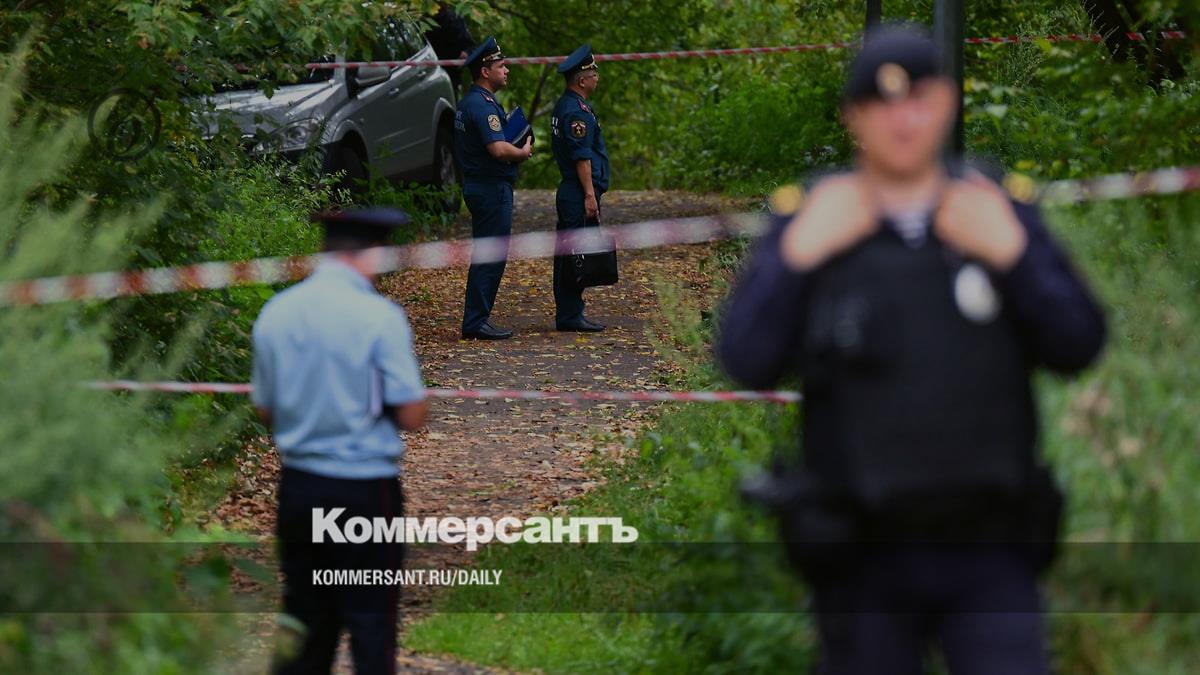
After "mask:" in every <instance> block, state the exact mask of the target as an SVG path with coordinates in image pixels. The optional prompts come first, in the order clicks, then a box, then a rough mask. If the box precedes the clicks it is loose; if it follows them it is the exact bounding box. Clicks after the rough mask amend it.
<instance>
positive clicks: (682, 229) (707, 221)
mask: <svg viewBox="0 0 1200 675" xmlns="http://www.w3.org/2000/svg"><path fill="white" fill-rule="evenodd" d="M1005 184H1006V186H1007V187H1008V188H1009V190H1010V191H1012V192H1013V194H1015V195H1018V196H1019V197H1022V198H1029V199H1034V198H1040V199H1041V201H1042V202H1043V203H1047V204H1068V203H1076V202H1082V201H1093V200H1102V199H1121V198H1125V197H1135V196H1141V195H1168V194H1176V193H1179V192H1187V191H1193V190H1200V167H1186V168H1176V169H1159V170H1157V171H1148V172H1144V173H1135V174H1114V175H1110V176H1101V177H1098V178H1090V179H1082V180H1068V181H1057V182H1054V183H1048V184H1046V185H1045V186H1042V187H1041V188H1039V187H1038V186H1037V184H1036V183H1034V181H1033V180H1032V179H1030V178H1028V177H1024V176H1019V175H1017V174H1014V175H1011V176H1009V178H1008V179H1006V181H1005ZM765 227H766V219H765V217H764V216H763V215H762V214H757V213H740V214H732V215H723V216H701V217H697V218H675V219H668V220H651V221H646V222H641V223H634V224H631V225H618V226H615V227H604V228H584V229H580V230H567V231H563V232H529V233H525V234H518V235H513V236H511V237H486V238H480V239H474V240H472V239H459V240H453V241H434V242H428V243H424V244H413V245H409V246H396V247H384V248H380V249H377V250H378V251H379V252H380V255H379V256H378V261H377V264H376V267H375V270H374V271H375V272H376V273H384V272H394V271H397V270H402V269H411V268H424V269H435V268H443V267H453V266H456V265H466V264H468V263H471V262H476V263H489V262H500V261H502V260H520V259H531V258H548V257H551V256H555V255H563V254H568V253H571V252H575V253H595V252H599V251H605V250H608V245H609V244H608V242H607V241H606V240H605V238H604V235H605V234H608V235H611V236H612V237H613V239H614V240H615V242H616V245H617V248H619V249H625V250H631V249H641V248H653V247H658V246H670V245H675V244H699V243H704V242H710V241H717V240H720V239H727V238H730V237H734V236H740V235H747V236H753V235H757V234H760V233H761V232H762V231H763V229H764V228H765ZM321 258H322V256H321V255H310V256H294V257H278V258H258V259H255V260H245V261H240V262H207V263H200V264H196V265H188V266H184V267H159V268H153V269H146V270H134V271H129V272H101V273H97V274H83V275H78V276H60V277H44V278H41V279H26V280H20V281H7V282H0V307H5V306H16V305H42V304H47V303H52V302H62V301H67V300H103V299H110V298H118V297H127V296H137V295H156V294H161V293H174V292H178V291H196V290H213V289H219V288H228V287H231V286H243V285H249V284H275V283H281V282H286V281H295V280H298V279H302V278H304V277H305V276H307V275H308V274H309V273H310V272H311V271H312V270H313V269H314V268H315V266H316V264H317V263H318V262H319V261H320V260H321Z"/></svg>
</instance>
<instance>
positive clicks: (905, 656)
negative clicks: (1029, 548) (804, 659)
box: [814, 545, 1049, 675]
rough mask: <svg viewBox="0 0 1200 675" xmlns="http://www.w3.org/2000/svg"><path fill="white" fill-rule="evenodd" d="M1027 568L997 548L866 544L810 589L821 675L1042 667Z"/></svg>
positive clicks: (1016, 554) (999, 672)
mask: <svg viewBox="0 0 1200 675" xmlns="http://www.w3.org/2000/svg"><path fill="white" fill-rule="evenodd" d="M1035 567H1036V566H1035V565H1034V564H1033V563H1032V562H1031V561H1030V559H1029V556H1028V555H1025V554H1024V552H1022V551H1018V550H1012V549H1004V548H1002V547H975V546H969V545H964V546H956V547H950V546H940V547H933V546H897V547H887V548H872V549H870V550H869V551H864V552H863V553H862V555H861V557H860V558H858V559H857V560H853V561H848V563H847V565H846V568H845V570H844V571H843V573H842V574H839V575H837V576H836V577H835V578H833V579H826V580H823V581H822V582H821V583H819V584H818V585H817V586H816V588H815V589H814V591H815V605H816V610H817V625H818V629H819V631H820V636H821V651H820V663H819V665H818V667H817V673H819V674H820V675H851V674H853V675H858V674H860V673H861V674H863V675H867V674H870V675H889V674H895V675H922V673H924V672H926V671H925V670H924V662H923V657H924V655H925V651H926V650H927V649H928V648H930V647H933V646H937V647H940V648H941V650H942V653H943V655H944V656H945V660H946V665H947V666H948V668H949V670H950V673H952V675H1007V674H1009V673H1021V674H1022V675H1042V674H1044V673H1048V672H1049V664H1048V659H1047V655H1046V646H1045V637H1044V635H1045V627H1044V625H1043V620H1042V614H1041V601H1040V597H1039V594H1038V588H1037V573H1036V569H1035Z"/></svg>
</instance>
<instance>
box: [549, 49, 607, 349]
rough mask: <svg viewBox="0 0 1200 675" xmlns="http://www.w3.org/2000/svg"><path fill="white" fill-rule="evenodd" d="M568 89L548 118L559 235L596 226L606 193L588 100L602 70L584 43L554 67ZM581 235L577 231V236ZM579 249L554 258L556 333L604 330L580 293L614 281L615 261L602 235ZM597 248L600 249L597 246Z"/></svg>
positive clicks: (602, 150) (598, 134)
mask: <svg viewBox="0 0 1200 675" xmlns="http://www.w3.org/2000/svg"><path fill="white" fill-rule="evenodd" d="M558 72H559V73H562V75H563V77H564V78H565V80H566V91H564V92H563V95H562V96H561V97H560V98H559V99H558V103H557V104H556V105H555V106H554V113H553V115H552V117H551V118H550V128H551V135H552V139H551V149H552V150H553V153H554V160H555V162H557V163H558V170H559V173H560V174H561V180H560V181H559V183H558V191H557V192H556V194H555V207H556V208H557V211H558V226H557V229H558V231H559V232H565V231H572V230H579V229H581V228H585V227H597V226H599V224H600V198H601V197H602V196H603V195H604V192H605V191H606V190H607V189H608V184H609V166H608V148H606V147H605V145H604V132H603V131H602V130H601V128H600V122H599V120H598V119H597V118H596V110H595V108H594V107H593V106H592V103H591V101H589V100H588V97H589V96H591V95H592V93H594V92H595V91H596V86H597V84H598V83H599V81H600V71H599V68H598V67H597V65H596V60H595V59H594V58H593V56H592V48H591V46H590V45H586V44H585V45H583V46H581V47H580V48H579V49H576V50H575V51H574V52H572V53H571V55H570V56H568V57H567V58H566V59H565V60H564V61H563V62H562V63H560V64H559V66H558ZM577 234H579V233H577ZM589 234H594V235H597V236H593V237H588V238H587V239H586V240H585V239H583V238H579V239H568V240H566V244H567V247H568V248H570V247H571V244H572V243H573V242H579V243H580V244H583V242H585V241H586V242H587V243H586V244H583V245H582V247H581V250H568V251H566V252H565V254H564V255H559V256H557V257H556V258H555V259H554V307H555V316H554V327H555V328H556V329H557V330H560V331H578V332H588V333H594V332H598V331H601V330H604V326H603V325H601V324H599V323H596V322H595V321H592V320H590V319H588V318H587V317H585V316H584V315H583V289H585V288H588V287H591V286H604V285H609V284H614V283H616V282H617V257H616V251H615V247H613V246H612V243H611V240H610V239H607V238H605V236H604V235H603V234H602V233H600V232H594V233H589ZM597 244H598V245H597Z"/></svg>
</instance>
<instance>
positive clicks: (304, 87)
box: [201, 20, 461, 207]
mask: <svg viewBox="0 0 1200 675" xmlns="http://www.w3.org/2000/svg"><path fill="white" fill-rule="evenodd" d="M436 58H437V56H435V55H434V52H433V48H432V47H431V46H430V45H429V43H428V41H426V40H425V37H424V35H423V34H422V33H421V32H420V29H419V28H417V27H416V26H414V25H413V24H410V23H405V22H401V21H392V20H389V21H387V22H386V23H384V25H383V26H382V27H381V29H380V31H379V39H378V41H377V43H376V46H375V53H374V54H372V60H374V61H404V60H421V59H430V60H432V59H436ZM326 60H329V59H326ZM337 60H339V61H340V60H343V57H340V56H339V57H337ZM454 102H455V94H454V86H453V84H452V82H451V80H450V76H449V75H447V74H446V71H445V70H443V69H441V68H429V67H413V66H405V67H402V68H386V67H371V68H358V69H356V70H347V69H344V68H339V69H336V70H310V71H308V73H307V74H306V75H305V76H304V77H302V78H301V79H300V81H299V82H296V83H287V84H280V85H278V86H277V87H275V89H274V91H273V92H272V93H271V95H270V96H268V95H267V94H266V93H265V92H263V91H262V90H261V89H260V87H259V86H258V85H256V84H255V83H248V84H243V85H238V86H236V87H229V88H225V90H223V91H222V90H218V93H216V94H214V95H213V96H211V97H209V98H208V99H207V100H206V101H205V103H206V104H207V105H206V107H207V108H208V111H207V112H206V113H202V115H201V118H202V119H203V124H204V125H205V127H206V130H207V133H208V134H209V135H210V136H211V135H213V134H216V132H217V126H218V124H219V122H220V119H221V118H222V117H226V118H229V119H232V121H233V122H234V123H235V124H236V125H237V127H238V128H239V130H240V131H241V133H242V138H243V140H244V142H245V145H246V147H247V149H249V150H250V151H251V152H252V153H254V154H261V153H271V152H278V153H283V154H285V155H287V156H289V157H296V156H298V155H301V154H303V153H304V152H306V151H308V150H312V149H319V150H320V151H321V152H322V153H323V155H322V157H323V166H324V169H325V170H326V171H327V172H329V173H333V172H335V171H342V172H344V173H345V175H344V177H343V178H342V179H341V181H340V185H339V187H344V188H348V189H350V190H352V191H353V190H355V189H357V188H358V186H360V185H361V184H362V181H363V180H364V179H366V178H367V176H368V171H371V172H372V175H378V176H382V177H386V178H389V179H392V180H394V181H416V182H422V183H429V184H434V185H440V186H450V185H457V184H459V183H460V182H461V177H460V174H459V170H458V167H457V166H456V164H455V161H454V148H453V126H452V125H453V122H454ZM454 194H457V193H454ZM457 206H458V200H457V196H455V197H454V199H453V207H457ZM447 207H451V204H449V203H448V204H447Z"/></svg>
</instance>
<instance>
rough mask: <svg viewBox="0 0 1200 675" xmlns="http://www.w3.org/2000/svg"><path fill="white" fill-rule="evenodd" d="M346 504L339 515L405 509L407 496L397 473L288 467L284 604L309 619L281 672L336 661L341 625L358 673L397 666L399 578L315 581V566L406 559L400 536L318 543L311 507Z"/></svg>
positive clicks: (283, 511)
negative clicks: (358, 476) (359, 474)
mask: <svg viewBox="0 0 1200 675" xmlns="http://www.w3.org/2000/svg"><path fill="white" fill-rule="evenodd" d="M316 508H320V509H325V510H326V512H328V511H329V510H330V509H335V508H344V509H346V511H345V513H343V514H342V515H341V516H340V517H339V518H338V522H339V523H342V524H344V523H345V522H346V521H347V519H349V518H352V517H354V516H363V517H365V518H368V519H370V518H373V517H384V518H393V517H400V516H402V515H403V513H404V502H403V497H402V494H401V491H400V479H399V478H381V479H373V480H346V479H340V478H327V477H324V476H317V475H314V474H311V473H306V472H304V471H297V470H295V469H286V468H285V469H284V470H283V474H282V476H281V478H280V482H279V520H278V523H277V527H276V533H277V534H278V536H279V543H280V549H281V550H280V554H281V558H282V565H283V574H284V589H283V608H284V611H285V612H286V613H287V614H289V615H291V616H292V617H293V618H295V619H297V620H299V622H300V623H302V624H304V627H305V631H306V632H305V634H304V637H303V639H302V641H301V643H300V644H299V645H294V647H295V649H292V650H290V651H291V653H289V654H279V655H277V657H276V663H275V664H274V667H273V670H274V672H275V673H279V674H282V675H300V674H304V675H316V674H317V673H321V674H324V673H328V672H330V669H331V668H332V667H333V659H334V656H335V653H336V650H337V645H338V640H339V638H340V637H341V632H342V629H346V630H348V631H349V632H350V648H351V653H352V654H353V656H354V672H355V673H356V674H357V675H368V674H377V673H388V674H391V673H395V672H396V618H397V617H396V612H397V601H398V597H399V596H398V589H397V587H396V586H373V585H365V586H350V585H346V586H326V585H320V584H316V583H314V578H313V573H314V571H317V570H352V569H379V570H383V569H392V570H398V569H400V567H401V564H402V562H403V548H402V546H401V545H400V544H387V543H379V544H376V543H365V544H353V543H349V542H347V543H340V544H339V543H332V542H330V541H329V540H328V539H326V542H325V543H321V544H314V543H312V539H313V536H312V535H313V511H312V510H313V509H316Z"/></svg>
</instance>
